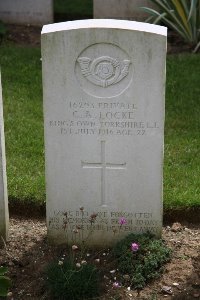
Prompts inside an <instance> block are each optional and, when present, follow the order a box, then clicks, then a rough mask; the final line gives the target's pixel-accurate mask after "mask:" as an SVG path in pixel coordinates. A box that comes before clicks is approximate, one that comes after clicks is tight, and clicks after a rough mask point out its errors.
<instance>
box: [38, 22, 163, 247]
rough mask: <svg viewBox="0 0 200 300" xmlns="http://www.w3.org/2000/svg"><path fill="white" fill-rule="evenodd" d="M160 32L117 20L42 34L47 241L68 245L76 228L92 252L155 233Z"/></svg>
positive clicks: (158, 224)
mask: <svg viewBox="0 0 200 300" xmlns="http://www.w3.org/2000/svg"><path fill="white" fill-rule="evenodd" d="M166 31H167V29H166V28H165V27H162V26H156V25H151V24H146V23H139V22H130V21H118V20H86V21H83V20H82V21H74V22H66V23H58V24H52V25H47V26H44V27H43V30H42V63H43V95H44V122H45V156H46V183H47V226H48V236H49V239H50V241H52V242H54V243H63V242H66V241H71V242H73V240H74V236H73V234H74V232H73V230H75V231H76V230H77V229H78V233H77V235H76V240H77V239H78V237H79V239H80V238H83V239H87V236H88V234H89V232H90V231H91V230H92V231H93V234H91V235H90V239H89V241H88V243H90V244H93V245H99V246H102V245H105V244H106V245H108V244H112V243H113V242H114V241H115V240H117V239H119V238H121V237H122V236H124V235H127V234H128V233H130V232H135V233H144V232H146V231H150V232H152V233H154V234H156V235H157V236H159V235H160V234H161V228H162V168H163V135H164V89H165V56H166ZM80 207H81V208H80ZM96 214H97V217H96ZM123 218H125V220H124V219H123ZM120 222H121V223H124V224H120ZM80 228H82V230H83V231H82V233H81V230H80Z"/></svg>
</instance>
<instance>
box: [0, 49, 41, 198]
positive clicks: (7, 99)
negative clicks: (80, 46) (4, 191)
mask: <svg viewBox="0 0 200 300" xmlns="http://www.w3.org/2000/svg"><path fill="white" fill-rule="evenodd" d="M0 65H1V71H2V88H3V98H4V120H5V136H6V157H7V176H8V191H9V199H10V200H12V199H20V200H22V201H23V200H29V201H31V200H33V201H37V202H43V201H44V199H45V187H44V150H43V149H44V146H43V116H42V81H41V61H40V49H31V48H18V47H14V46H12V47H7V46H6V47H4V46H1V48H0Z"/></svg>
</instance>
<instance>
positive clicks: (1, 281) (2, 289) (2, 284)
mask: <svg viewBox="0 0 200 300" xmlns="http://www.w3.org/2000/svg"><path fill="white" fill-rule="evenodd" d="M6 273H7V268H6V267H0V297H6V296H7V293H8V289H9V287H10V286H11V282H10V279H9V278H8V277H7V276H5V274H6Z"/></svg>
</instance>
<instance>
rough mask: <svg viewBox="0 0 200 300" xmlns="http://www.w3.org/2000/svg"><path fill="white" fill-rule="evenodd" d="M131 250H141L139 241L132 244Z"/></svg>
mask: <svg viewBox="0 0 200 300" xmlns="http://www.w3.org/2000/svg"><path fill="white" fill-rule="evenodd" d="M131 250H132V251H133V252H137V251H138V250H139V245H138V244H137V243H132V244H131Z"/></svg>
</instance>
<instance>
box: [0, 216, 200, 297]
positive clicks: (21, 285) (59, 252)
mask: <svg viewBox="0 0 200 300" xmlns="http://www.w3.org/2000/svg"><path fill="white" fill-rule="evenodd" d="M162 238H163V240H164V241H165V242H166V244H167V245H168V246H169V247H170V248H171V249H172V251H173V255H172V259H171V261H170V262H169V263H167V264H166V265H165V267H164V272H163V274H162V275H161V277H160V278H159V279H156V280H155V281H152V282H150V283H149V284H148V286H147V287H146V288H144V289H143V290H142V291H141V293H140V294H139V295H138V293H137V291H135V290H131V289H130V288H129V284H128V282H127V285H126V286H123V287H120V288H117V289H116V288H114V287H113V283H114V282H115V281H117V280H118V274H117V271H116V272H114V273H113V272H110V271H112V270H113V266H111V265H110V264H109V262H110V254H109V251H108V250H107V249H103V250H102V251H101V252H98V253H97V252H96V253H92V252H91V251H89V250H88V253H90V257H89V259H90V260H94V258H95V259H96V258H98V259H100V262H99V264H98V267H99V268H100V270H103V272H104V273H103V274H104V279H103V281H102V286H103V287H104V288H103V292H102V294H103V295H102V296H101V297H99V298H98V299H99V300H100V299H101V300H109V299H110V300H111V299H118V300H120V299H121V300H124V299H138V300H153V299H154V300H161V299H168V300H172V299H173V300H175V299H176V300H192V299H200V227H199V225H192V224H187V223H185V224H180V223H173V224H171V226H169V225H167V226H165V227H163V234H162ZM68 254H69V252H68V250H67V248H66V247H63V246H62V247H61V246H60V247H53V246H50V245H49V244H48V242H47V238H46V225H45V220H44V219H30V218H29V219H24V218H19V217H18V216H15V217H12V218H11V219H10V237H9V240H8V242H7V243H6V244H4V247H3V249H1V251H0V265H3V266H7V267H8V270H9V272H8V276H9V277H10V278H11V280H12V287H11V289H10V292H9V297H8V299H10V300H11V299H14V300H27V299H30V300H34V299H35V300H37V299H47V300H48V299H51V298H50V296H49V295H48V293H47V290H46V288H45V274H44V269H45V266H46V265H47V264H48V263H49V262H50V261H52V260H53V259H57V261H59V260H61V257H63V255H65V257H67V256H68ZM86 260H88V258H87V257H86ZM117 296H118V298H117Z"/></svg>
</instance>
